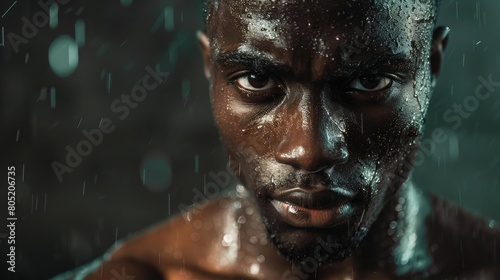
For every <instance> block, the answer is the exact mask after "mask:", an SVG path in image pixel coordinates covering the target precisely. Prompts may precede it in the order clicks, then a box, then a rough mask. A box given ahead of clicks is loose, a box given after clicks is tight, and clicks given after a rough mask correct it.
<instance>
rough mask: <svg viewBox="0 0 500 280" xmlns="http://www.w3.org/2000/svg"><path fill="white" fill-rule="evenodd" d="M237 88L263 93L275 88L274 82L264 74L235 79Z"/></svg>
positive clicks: (253, 74) (252, 74)
mask: <svg viewBox="0 0 500 280" xmlns="http://www.w3.org/2000/svg"><path fill="white" fill-rule="evenodd" d="M236 83H237V84H238V86H240V87H241V88H243V89H245V90H249V91H265V90H269V89H272V88H274V87H276V82H275V81H274V80H273V79H272V78H271V77H269V76H267V75H264V74H257V73H249V74H246V75H244V76H241V77H239V78H238V79H236Z"/></svg>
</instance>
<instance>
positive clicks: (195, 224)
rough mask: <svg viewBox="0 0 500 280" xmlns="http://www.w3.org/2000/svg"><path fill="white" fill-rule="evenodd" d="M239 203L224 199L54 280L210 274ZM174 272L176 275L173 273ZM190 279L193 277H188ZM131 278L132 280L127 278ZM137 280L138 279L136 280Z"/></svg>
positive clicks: (163, 224) (199, 207)
mask: <svg viewBox="0 0 500 280" xmlns="http://www.w3.org/2000/svg"><path fill="white" fill-rule="evenodd" d="M234 202H235V200H234V198H232V197H231V196H224V197H220V198H217V199H214V200H212V201H209V202H207V203H205V204H200V205H195V206H193V207H191V208H190V209H188V210H186V211H185V212H182V213H180V214H178V215H176V216H173V217H171V218H169V219H167V220H165V221H163V222H161V223H158V224H156V225H154V226H152V227H150V228H148V229H146V230H143V231H141V232H138V233H137V234H135V235H134V236H133V237H131V238H129V239H127V240H122V241H121V242H120V243H119V244H118V245H117V246H115V247H113V248H111V249H110V250H109V252H108V253H106V254H104V255H103V256H102V257H101V258H99V259H96V260H95V261H94V262H92V263H90V264H87V265H85V266H83V267H81V268H78V269H76V270H75V271H74V272H73V273H66V274H64V275H61V276H59V277H56V278H54V279H53V280H63V279H88V280H90V279H113V278H115V279H135V280H138V279H170V278H171V277H172V275H175V279H182V278H181V276H178V271H179V268H182V269H183V270H186V271H187V270H190V268H193V269H194V270H209V269H211V267H210V261H211V259H212V258H215V259H217V255H218V254H217V252H218V251H219V250H220V247H221V246H219V245H218V244H217V243H215V242H214V240H218V239H221V238H222V236H223V231H222V230H223V229H224V228H225V225H227V224H228V223H229V220H230V219H231V216H233V215H232V214H231V211H233V207H232V205H233V204H234ZM172 271H174V273H172ZM184 276H185V278H186V279H189V277H188V276H189V275H184ZM127 277H128V278H127ZM133 277H134V278H133Z"/></svg>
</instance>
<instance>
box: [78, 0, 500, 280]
mask: <svg viewBox="0 0 500 280" xmlns="http://www.w3.org/2000/svg"><path fill="white" fill-rule="evenodd" d="M388 2H389V1H368V0H360V1H340V0H339V1H306V2H304V1H288V3H286V4H284V3H282V2H281V1H272V2H271V1H260V3H259V2H258V1H219V3H218V5H216V6H214V7H212V8H210V9H209V19H208V22H207V31H206V33H200V35H199V40H200V44H201V47H202V50H203V54H204V58H205V64H206V66H205V74H206V76H207V78H209V80H210V91H211V99H212V106H213V110H214V117H215V120H216V122H217V125H218V128H219V130H220V133H221V136H222V139H223V142H224V145H225V147H226V150H227V152H228V154H229V158H230V165H231V167H232V169H233V170H234V171H235V173H236V176H237V177H238V179H239V180H240V181H241V183H242V185H243V186H245V187H240V188H239V189H238V190H235V191H234V192H233V194H232V195H230V196H229V197H225V198H221V199H219V200H216V201H213V202H211V203H210V204H209V205H208V206H204V207H203V209H202V210H200V209H196V208H195V210H194V212H193V214H192V215H190V216H189V218H188V219H187V220H185V219H183V218H182V217H178V218H175V219H172V220H170V221H168V222H167V223H165V224H163V225H160V226H158V227H156V228H154V229H152V230H150V231H148V232H147V233H145V234H143V235H139V236H138V237H137V238H135V239H132V240H131V241H128V242H126V243H124V244H123V246H122V247H120V248H118V249H116V250H114V251H113V252H112V253H111V254H110V255H109V258H107V259H106V262H104V265H103V266H102V267H101V268H99V269H97V270H96V272H95V273H94V274H93V276H89V277H87V278H86V279H101V278H102V277H104V276H102V275H107V276H110V275H112V274H110V273H111V271H112V270H113V269H121V268H122V267H127V269H128V270H127V271H129V270H130V275H135V276H138V275H142V273H146V272H147V273H157V275H156V276H148V277H149V278H150V279H151V278H153V277H158V278H164V279H196V278H198V279H220V278H224V277H226V278H231V277H233V278H234V279H241V278H238V277H243V279H247V278H248V279H252V278H258V279H352V278H355V279H358V278H359V279H395V278H401V279H419V278H437V279H443V278H446V277H450V278H453V277H457V276H460V277H464V279H465V277H471V278H470V279H479V277H483V276H484V277H485V279H495V277H500V276H499V275H498V273H499V272H498V270H496V268H498V267H499V266H500V262H499V260H498V259H497V257H496V250H498V249H499V246H500V242H498V244H497V242H496V240H497V238H498V237H500V232H499V230H498V229H495V228H490V227H489V225H488V224H487V223H486V222H484V221H483V220H481V219H479V218H477V217H474V216H471V215H469V214H467V213H465V212H463V210H461V209H460V208H458V207H455V206H453V205H450V204H448V203H447V202H444V201H442V200H440V199H437V198H435V197H432V196H427V195H423V194H422V193H421V192H420V191H419V190H418V189H417V188H416V187H415V186H413V185H412V184H411V182H410V180H409V179H408V177H409V174H410V172H411V165H412V164H411V163H412V157H413V155H414V153H415V152H416V150H417V149H418V141H419V138H420V136H421V133H422V130H423V123H424V118H425V113H426V108H427V106H428V102H429V99H430V96H431V92H432V89H433V84H434V81H435V79H436V78H437V76H438V74H439V72H440V70H441V59H442V52H443V49H444V48H445V46H446V42H447V30H446V29H445V28H437V29H434V25H433V16H432V15H433V13H432V12H431V9H430V5H428V4H425V2H426V1H395V3H392V4H390V5H389V4H387V3H388ZM414 2H416V3H414ZM421 2H422V3H421ZM249 209H250V210H249ZM242 217H243V218H242ZM173 232H175V234H172V233H173ZM124 260H128V262H127V263H123V261H124ZM103 271H104V272H103ZM148 277H145V279H148ZM487 277H491V278H487ZM108 278H109V277H108ZM102 279H106V278H102Z"/></svg>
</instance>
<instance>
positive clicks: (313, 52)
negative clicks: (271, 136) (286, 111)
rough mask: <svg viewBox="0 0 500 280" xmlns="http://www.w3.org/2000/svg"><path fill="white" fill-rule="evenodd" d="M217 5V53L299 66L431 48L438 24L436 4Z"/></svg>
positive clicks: (318, 1) (365, 0)
mask: <svg viewBox="0 0 500 280" xmlns="http://www.w3.org/2000/svg"><path fill="white" fill-rule="evenodd" d="M213 1H215V2H214V5H213V7H212V9H209V11H210V13H209V20H208V28H209V36H210V38H211V41H212V48H213V50H214V51H215V52H216V53H219V52H227V51H234V50H237V49H247V50H252V51H255V52H259V51H262V52H263V53H266V52H273V53H275V54H276V55H279V56H282V59H283V60H288V61H292V60H293V61H295V63H299V60H301V59H300V58H302V60H304V58H309V59H312V58H313V57H317V56H318V55H320V56H323V57H328V58H330V59H335V58H339V59H341V58H342V54H343V53H345V52H346V51H351V52H352V51H353V50H357V52H358V53H359V55H358V58H359V59H363V56H364V55H369V54H373V53H377V52H391V53H404V52H406V53H408V54H409V53H410V52H411V51H412V50H416V49H421V48H422V47H423V46H425V44H427V43H428V42H427V41H428V39H429V38H430V36H429V35H430V33H429V31H430V30H431V27H432V25H433V22H434V15H433V13H432V10H433V9H432V6H431V5H430V4H429V1H431V0H392V1H389V0H307V1H303V0H297V1H292V0H287V1H286V0H281V1H280V0H260V1H255V0H252V1H250V0H240V1H234V0H231V1H230V0H213ZM308 54H310V55H308ZM297 56H299V57H297Z"/></svg>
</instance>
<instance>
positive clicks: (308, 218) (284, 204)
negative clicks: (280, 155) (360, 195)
mask: <svg viewBox="0 0 500 280" xmlns="http://www.w3.org/2000/svg"><path fill="white" fill-rule="evenodd" d="M354 200H355V196H354V194H352V193H351V192H349V191H347V190H344V189H334V190H330V189H328V190H326V189H325V190H321V191H315V192H310V191H306V190H304V189H301V188H294V189H291V190H287V191H285V192H282V193H280V194H278V195H276V196H274V197H272V199H271V200H270V201H271V204H272V205H273V206H274V209H275V210H276V212H277V213H278V214H279V216H280V217H281V218H282V219H283V221H284V222H285V223H287V224H289V225H290V226H293V227H297V228H318V229H322V228H331V227H334V226H336V225H339V224H342V223H343V222H345V221H346V220H348V219H349V218H350V217H352V216H353V215H354V213H355V212H356V208H357V207H356V203H354Z"/></svg>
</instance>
